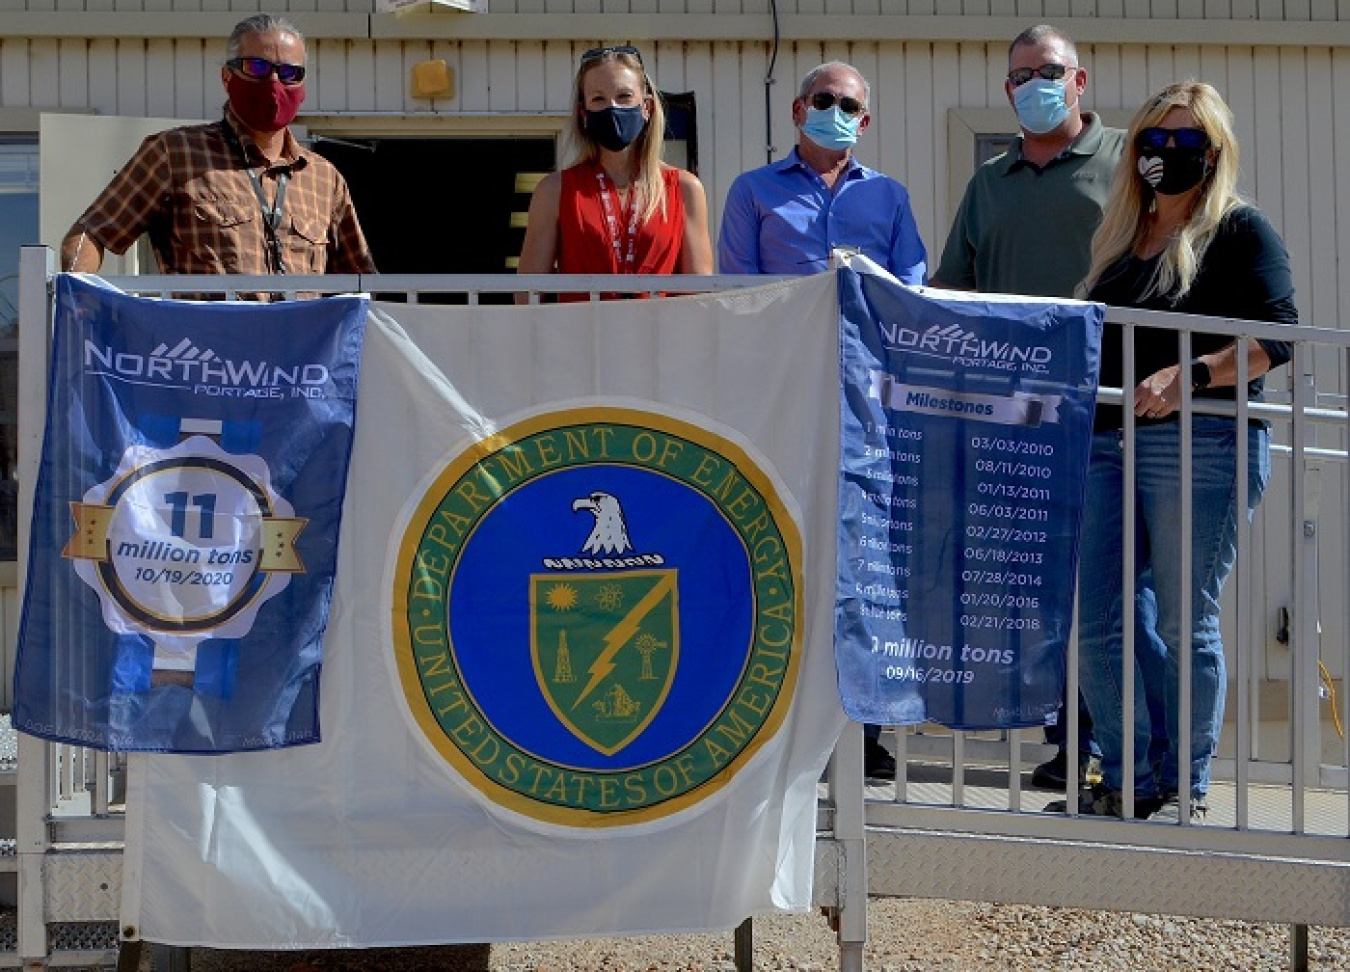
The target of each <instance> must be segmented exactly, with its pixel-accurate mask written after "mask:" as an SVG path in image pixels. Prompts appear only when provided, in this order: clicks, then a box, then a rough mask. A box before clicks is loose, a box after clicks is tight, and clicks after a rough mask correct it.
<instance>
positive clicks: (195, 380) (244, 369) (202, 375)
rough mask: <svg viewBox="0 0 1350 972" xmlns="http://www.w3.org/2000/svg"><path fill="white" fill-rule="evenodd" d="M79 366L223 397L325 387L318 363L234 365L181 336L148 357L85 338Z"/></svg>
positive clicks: (301, 393)
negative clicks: (81, 362)
mask: <svg viewBox="0 0 1350 972" xmlns="http://www.w3.org/2000/svg"><path fill="white" fill-rule="evenodd" d="M84 367H85V369H86V370H87V371H89V372H90V373H92V374H96V375H103V376H105V377H110V378H116V379H121V380H123V381H129V382H134V383H136V384H149V385H165V386H168V387H173V388H184V389H190V390H192V391H193V392H199V393H202V394H206V395H210V396H213V397H224V398H235V397H247V398H286V397H298V398H321V397H323V394H324V388H325V387H326V386H327V385H328V383H329V374H328V368H327V367H326V366H325V365H322V364H315V363H309V364H303V363H292V364H286V365H280V364H273V363H271V362H268V361H249V360H247V359H245V360H242V361H235V360H233V359H231V358H222V357H220V356H219V355H218V354H216V352H215V351H214V350H212V349H210V348H202V347H200V346H199V345H197V344H196V343H195V342H194V341H193V340H192V339H191V338H187V337H185V338H183V339H182V340H180V341H179V342H178V343H177V344H175V345H173V347H170V346H169V344H168V343H167V342H161V343H160V344H158V345H156V346H155V349H154V350H153V351H151V352H150V353H149V354H140V353H138V352H134V351H125V350H121V349H119V348H114V347H112V346H111V345H108V344H102V345H100V344H98V343H96V342H94V341H92V340H90V339H89V338H85V341H84Z"/></svg>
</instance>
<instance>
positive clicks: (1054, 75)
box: [1008, 64, 1078, 88]
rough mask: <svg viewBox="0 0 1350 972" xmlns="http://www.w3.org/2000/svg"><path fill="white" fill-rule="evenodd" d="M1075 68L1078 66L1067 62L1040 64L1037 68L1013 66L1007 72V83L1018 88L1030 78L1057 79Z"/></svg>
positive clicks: (1075, 69)
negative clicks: (1072, 65)
mask: <svg viewBox="0 0 1350 972" xmlns="http://www.w3.org/2000/svg"><path fill="white" fill-rule="evenodd" d="M1077 70H1078V68H1076V67H1071V66H1069V65H1067V64H1042V65H1041V66H1040V67H1038V68H1029V67H1020V68H1013V69H1012V70H1011V71H1009V72H1008V83H1009V84H1011V85H1012V86H1013V87H1014V88H1020V87H1021V86H1022V85H1024V84H1026V83H1027V82H1028V81H1030V80H1031V79H1032V78H1044V79H1045V80H1046V81H1058V80H1059V79H1060V78H1062V77H1064V75H1065V74H1067V73H1068V72H1070V71H1077Z"/></svg>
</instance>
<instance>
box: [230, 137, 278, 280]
mask: <svg viewBox="0 0 1350 972" xmlns="http://www.w3.org/2000/svg"><path fill="white" fill-rule="evenodd" d="M220 130H221V132H223V133H224V135H225V141H227V142H229V143H230V145H231V146H232V147H233V148H234V150H235V151H236V152H238V153H239V158H240V159H241V160H243V163H244V170H245V171H246V172H247V173H248V178H249V181H250V182H251V183H253V195H255V196H257V197H258V209H259V211H260V212H261V213H262V222H263V236H264V238H265V239H266V240H267V252H268V253H269V254H271V257H272V267H273V269H272V271H271V272H272V273H285V272H286V261H285V260H284V259H283V257H282V249H281V236H280V233H279V230H280V229H281V220H282V216H283V215H284V214H285V211H286V183H287V181H288V180H289V179H290V175H291V172H290V169H289V168H286V169H283V170H282V171H281V172H279V173H278V174H277V196H276V199H275V201H274V202H273V203H272V205H270V206H269V205H268V204H267V193H266V192H264V191H263V183H262V177H261V176H260V175H259V174H258V170H257V169H255V168H254V167H253V166H252V165H250V164H249V159H248V152H247V151H245V150H244V143H243V142H241V141H240V140H239V136H238V135H237V134H235V131H234V129H233V128H231V127H230V125H229V123H228V122H224V121H222V122H221V123H220Z"/></svg>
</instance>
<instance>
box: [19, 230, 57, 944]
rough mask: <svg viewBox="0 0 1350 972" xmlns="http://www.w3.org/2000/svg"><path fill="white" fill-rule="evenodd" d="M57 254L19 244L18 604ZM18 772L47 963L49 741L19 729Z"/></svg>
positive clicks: (23, 872) (35, 925)
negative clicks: (45, 876) (45, 875)
mask: <svg viewBox="0 0 1350 972" xmlns="http://www.w3.org/2000/svg"><path fill="white" fill-rule="evenodd" d="M55 271H56V255H55V254H54V253H53V252H52V251H51V250H50V249H48V248H46V247H40V246H25V247H23V248H22V250H21V252H20V254H19V360H20V361H21V362H22V363H23V366H22V367H21V368H19V376H18V382H19V401H20V402H21V403H22V407H21V408H20V409H19V416H18V467H19V511H18V512H19V524H18V526H19V530H18V552H17V553H18V574H19V603H23V593H24V585H25V578H26V574H27V568H28V543H29V536H30V534H31V532H32V531H31V522H32V516H33V497H34V494H35V493H36V489H37V474H38V465H39V462H40V460H41V456H42V430H43V428H44V426H45V425H46V411H47V363H48V347H49V337H50V334H51V300H50V296H49V295H50V285H51V278H52V274H53V273H55ZM18 743H19V750H18V764H19V768H18V779H17V781H16V785H15V798H14V800H15V818H16V819H15V837H16V839H17V844H18V848H17V849H18V856H19V874H18V898H19V927H18V950H19V959H20V961H21V962H23V963H24V966H25V967H28V963H30V962H38V963H41V964H40V965H39V966H38V967H43V968H45V967H46V962H47V924H46V920H45V919H46V915H45V907H46V893H45V889H44V885H43V875H44V867H45V862H46V856H47V851H48V850H49V848H50V846H51V834H50V831H49V827H48V817H49V815H50V813H51V807H52V799H51V792H52V747H51V746H50V745H49V744H48V743H46V742H43V741H42V740H41V739H38V738H37V737H35V736H30V735H28V734H27V733H20V734H19V740H18Z"/></svg>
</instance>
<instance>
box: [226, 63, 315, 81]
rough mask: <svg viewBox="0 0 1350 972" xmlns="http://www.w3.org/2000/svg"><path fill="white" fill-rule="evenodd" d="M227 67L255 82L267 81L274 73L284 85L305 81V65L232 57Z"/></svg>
mask: <svg viewBox="0 0 1350 972" xmlns="http://www.w3.org/2000/svg"><path fill="white" fill-rule="evenodd" d="M225 66H226V67H227V68H229V69H230V70H232V71H237V72H238V73H239V74H242V75H243V76H244V77H246V78H252V79H253V80H254V81H266V80H267V79H268V78H270V77H271V76H272V72H273V71H275V72H276V74H277V80H278V81H280V82H281V83H282V84H299V83H300V82H301V81H303V80H305V66H304V65H303V64H282V63H280V62H278V61H269V60H268V59H267V58H265V57H232V58H230V59H229V60H228V61H226V62H225Z"/></svg>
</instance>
